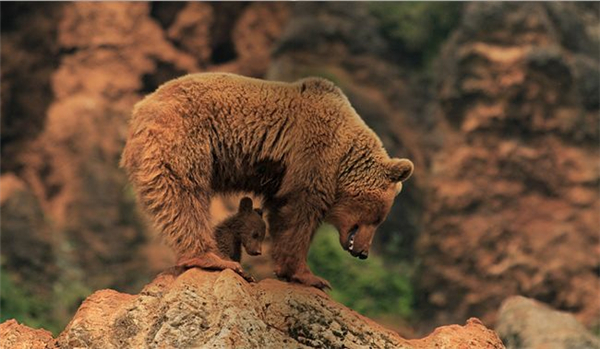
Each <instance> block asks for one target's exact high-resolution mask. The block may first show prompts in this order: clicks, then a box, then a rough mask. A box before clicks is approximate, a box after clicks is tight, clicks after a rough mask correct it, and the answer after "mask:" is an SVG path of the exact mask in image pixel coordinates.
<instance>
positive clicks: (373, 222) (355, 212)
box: [325, 159, 414, 259]
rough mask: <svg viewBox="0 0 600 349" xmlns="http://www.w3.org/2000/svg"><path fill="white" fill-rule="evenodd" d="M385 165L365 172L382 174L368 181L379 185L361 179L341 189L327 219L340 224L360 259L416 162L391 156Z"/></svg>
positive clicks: (344, 242) (348, 244)
mask: <svg viewBox="0 0 600 349" xmlns="http://www.w3.org/2000/svg"><path fill="white" fill-rule="evenodd" d="M382 168H383V171H376V172H374V173H369V174H365V176H366V175H373V176H382V177H383V178H380V179H379V180H377V179H375V180H366V181H365V183H377V185H373V186H372V187H369V185H368V184H365V183H361V182H357V183H355V184H356V186H354V187H352V188H349V189H348V188H346V189H347V190H342V191H340V193H338V197H337V200H336V203H335V204H334V206H333V207H332V208H331V210H330V211H329V213H328V214H327V217H326V219H325V220H326V221H327V222H328V223H330V224H332V225H334V226H335V227H336V228H337V230H338V232H339V234H340V244H341V245H342V247H343V248H344V250H347V251H348V252H349V253H350V254H351V255H352V256H354V257H358V258H360V259H366V258H367V257H368V256H369V248H370V247H371V242H372V241H373V236H374V235H375V231H376V230H377V227H378V226H379V225H380V224H381V222H383V221H384V220H385V219H386V217H387V215H388V213H389V212H390V209H391V207H392V204H393V202H394V198H395V197H396V195H398V193H400V191H401V190H402V182H403V181H405V180H406V179H408V177H410V175H411V174H412V172H413V168H414V166H413V163H412V162H411V161H410V160H407V159H390V160H387V161H386V162H385V163H384V164H383V167H382ZM381 172H383V173H381ZM382 183H383V184H382Z"/></svg>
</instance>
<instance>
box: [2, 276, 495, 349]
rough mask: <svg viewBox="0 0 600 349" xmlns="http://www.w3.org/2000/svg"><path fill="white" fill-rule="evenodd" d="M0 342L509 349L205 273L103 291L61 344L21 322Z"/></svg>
mask: <svg viewBox="0 0 600 349" xmlns="http://www.w3.org/2000/svg"><path fill="white" fill-rule="evenodd" d="M0 338H1V339H0V348H9V347H10V348H19V347H23V348H24V347H28V346H27V345H25V344H24V343H31V345H30V346H29V347H35V346H34V345H40V343H45V344H47V345H48V346H54V347H56V348H81V347H84V348H103V349H109V348H396V349H400V348H404V349H413V348H414V349H417V348H422V349H425V348H427V349H430V348H447V349H457V348H473V349H501V348H504V346H503V344H502V342H501V341H500V339H499V338H498V336H497V335H496V334H495V332H493V331H492V330H489V329H487V328H486V327H485V326H484V325H483V324H482V323H481V322H480V321H479V320H477V319H470V320H469V321H467V324H466V325H465V326H458V325H453V326H447V327H442V328H438V329H437V330H435V331H434V332H433V333H432V334H431V335H429V336H427V337H425V338H423V339H416V340H406V339H403V338H401V337H400V336H399V335H398V334H396V333H395V332H392V331H390V330H387V329H385V328H383V327H381V326H380V325H378V324H376V323H375V322H373V321H371V320H369V319H367V318H365V317H363V316H361V315H359V314H358V313H356V312H354V311H352V310H350V309H348V308H346V307H344V306H342V305H340V304H338V303H336V302H334V301H332V300H331V299H330V298H329V297H328V296H327V295H326V294H325V293H323V292H322V291H319V290H317V289H314V288H309V287H305V286H300V285H295V284H289V283H284V282H281V281H277V280H273V279H267V280H263V281H261V282H259V283H255V284H248V283H247V282H246V281H244V280H243V279H242V278H241V277H239V276H238V275H237V274H235V273H234V272H232V271H230V270H226V271H223V272H207V271H203V270H199V269H192V270H188V271H186V272H184V273H183V274H181V275H179V276H175V274H173V273H163V274H161V275H159V276H158V277H157V278H156V279H155V280H154V281H153V282H152V283H150V284H149V285H147V286H146V287H145V288H144V289H143V290H142V291H141V292H140V293H139V294H138V295H129V294H123V293H119V292H116V291H113V290H101V291H98V292H96V293H94V294H93V295H91V296H90V297H88V299H87V300H85V301H84V302H83V304H82V305H81V307H80V308H79V310H78V311H77V313H76V314H75V317H74V318H73V319H72V320H71V322H70V323H69V324H68V326H67V327H66V329H65V330H64V331H63V332H62V333H61V334H60V335H59V336H58V337H57V338H56V339H52V337H51V336H49V334H48V333H47V332H45V331H43V330H31V329H28V328H27V327H25V326H22V325H18V324H17V323H16V322H15V321H14V320H11V321H8V322H5V323H4V324H2V325H0ZM39 347H43V346H39ZM36 348H37V347H36Z"/></svg>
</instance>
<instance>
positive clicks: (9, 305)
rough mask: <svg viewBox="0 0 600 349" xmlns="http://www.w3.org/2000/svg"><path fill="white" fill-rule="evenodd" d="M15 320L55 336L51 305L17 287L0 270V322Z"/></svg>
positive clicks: (56, 326)
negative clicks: (42, 329) (47, 331)
mask: <svg viewBox="0 0 600 349" xmlns="http://www.w3.org/2000/svg"><path fill="white" fill-rule="evenodd" d="M8 319H16V320H17V321H19V322H20V323H24V324H26V325H27V326H30V327H33V328H44V329H46V330H49V331H51V332H52V333H54V334H55V335H56V334H57V333H58V331H59V326H58V325H57V323H56V321H55V320H54V319H53V318H52V308H51V303H49V302H44V301H42V300H41V299H38V298H37V297H35V296H33V295H31V294H29V293H28V292H27V291H25V290H23V289H22V288H20V287H18V286H17V285H16V284H15V283H14V282H13V280H12V279H11V277H10V275H9V273H7V272H6V271H4V270H0V322H4V321H6V320H8Z"/></svg>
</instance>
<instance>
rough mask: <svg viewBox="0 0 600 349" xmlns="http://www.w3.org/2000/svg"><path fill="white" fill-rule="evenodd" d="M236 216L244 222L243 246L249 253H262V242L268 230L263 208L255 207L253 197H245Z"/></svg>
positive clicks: (242, 231)
mask: <svg viewBox="0 0 600 349" xmlns="http://www.w3.org/2000/svg"><path fill="white" fill-rule="evenodd" d="M236 217H237V218H239V220H240V222H242V224H241V226H240V228H241V231H240V238H241V240H242V246H244V249H245V250H246V252H247V253H248V254H249V255H251V256H258V255H260V254H261V253H262V243H263V241H264V239H265V233H266V231H267V226H266V224H265V222H264V220H263V217H262V210H261V209H259V208H253V205H252V199H250V198H249V197H244V198H243V199H242V200H240V207H239V209H238V212H237V214H236Z"/></svg>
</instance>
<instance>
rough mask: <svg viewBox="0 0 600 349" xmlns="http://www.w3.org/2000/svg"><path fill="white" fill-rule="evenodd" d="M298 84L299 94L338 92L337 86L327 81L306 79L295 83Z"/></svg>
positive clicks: (316, 78)
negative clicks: (306, 92) (305, 92)
mask: <svg viewBox="0 0 600 349" xmlns="http://www.w3.org/2000/svg"><path fill="white" fill-rule="evenodd" d="M297 83H298V84H300V93H304V91H311V92H313V93H314V92H338V88H337V86H335V84H334V83H333V82H331V81H329V80H327V79H323V78H318V77H308V78H304V79H301V80H298V81H297Z"/></svg>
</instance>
